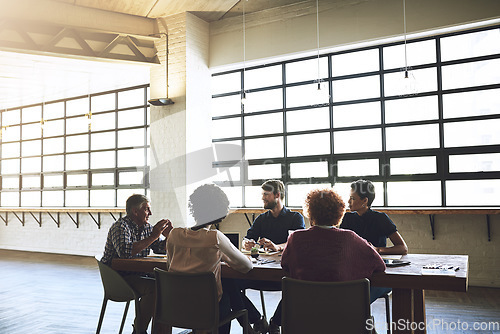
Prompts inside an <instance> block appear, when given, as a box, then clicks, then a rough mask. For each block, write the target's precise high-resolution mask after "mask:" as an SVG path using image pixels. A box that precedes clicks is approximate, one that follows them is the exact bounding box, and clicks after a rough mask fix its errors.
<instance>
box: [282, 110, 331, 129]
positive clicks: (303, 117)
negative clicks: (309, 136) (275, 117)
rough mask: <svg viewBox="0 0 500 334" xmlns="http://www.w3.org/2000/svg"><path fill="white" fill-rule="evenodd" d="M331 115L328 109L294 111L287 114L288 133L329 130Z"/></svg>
mask: <svg viewBox="0 0 500 334" xmlns="http://www.w3.org/2000/svg"><path fill="white" fill-rule="evenodd" d="M329 127H330V113H329V111H328V108H317V109H305V110H294V111H287V112H286V130H287V132H295V131H306V130H317V129H328V128H329Z"/></svg>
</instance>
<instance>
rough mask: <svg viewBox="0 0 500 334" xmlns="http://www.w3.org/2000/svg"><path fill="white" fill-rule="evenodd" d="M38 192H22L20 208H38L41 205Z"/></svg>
mask: <svg viewBox="0 0 500 334" xmlns="http://www.w3.org/2000/svg"><path fill="white" fill-rule="evenodd" d="M41 195H42V193H41V192H40V191H23V192H22V196H21V206H24V207H39V206H40V204H41V198H42V197H41Z"/></svg>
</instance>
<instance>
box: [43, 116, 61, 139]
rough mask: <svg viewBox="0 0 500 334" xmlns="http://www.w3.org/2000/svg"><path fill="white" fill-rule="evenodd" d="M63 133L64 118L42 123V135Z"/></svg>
mask: <svg viewBox="0 0 500 334" xmlns="http://www.w3.org/2000/svg"><path fill="white" fill-rule="evenodd" d="M62 135H64V120H63V119H58V120H55V121H47V122H46V123H45V124H44V125H43V136H44V137H53V136H62Z"/></svg>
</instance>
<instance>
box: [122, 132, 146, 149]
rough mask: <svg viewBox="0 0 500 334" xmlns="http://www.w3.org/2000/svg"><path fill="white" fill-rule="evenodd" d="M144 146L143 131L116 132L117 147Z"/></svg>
mask: <svg viewBox="0 0 500 334" xmlns="http://www.w3.org/2000/svg"><path fill="white" fill-rule="evenodd" d="M135 146H144V129H133V130H121V131H118V147H135Z"/></svg>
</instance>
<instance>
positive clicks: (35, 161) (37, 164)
mask: <svg viewBox="0 0 500 334" xmlns="http://www.w3.org/2000/svg"><path fill="white" fill-rule="evenodd" d="M41 160H42V158H40V157H37V158H24V159H21V173H40V171H41Z"/></svg>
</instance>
